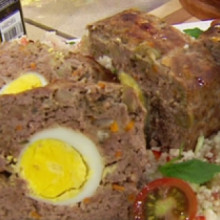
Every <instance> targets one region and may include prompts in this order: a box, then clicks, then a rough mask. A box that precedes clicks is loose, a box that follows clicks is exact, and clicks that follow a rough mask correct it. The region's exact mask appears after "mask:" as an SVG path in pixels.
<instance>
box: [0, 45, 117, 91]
mask: <svg viewBox="0 0 220 220" xmlns="http://www.w3.org/2000/svg"><path fill="white" fill-rule="evenodd" d="M0 66H1V68H0V88H1V87H2V86H3V85H4V84H6V83H8V82H10V81H11V80H14V79H16V78H17V77H19V76H20V75H22V74H23V73H26V72H30V71H31V72H37V73H39V74H42V75H43V76H44V77H45V78H46V80H47V81H48V82H53V81H55V80H57V79H63V78H65V79H71V80H74V81H81V82H97V81H99V80H107V81H113V80H114V77H113V76H112V74H111V73H110V72H109V71H108V70H106V69H105V68H104V67H102V66H100V65H99V64H98V63H97V62H96V61H95V60H94V59H92V58H91V57H88V56H87V57H86V56H82V55H80V54H76V53H73V52H70V51H67V50H66V51H57V50H55V49H53V48H50V47H49V46H47V45H46V44H43V43H40V42H38V41H37V42H32V41H29V42H28V43H27V44H21V43H18V42H17V41H12V42H5V43H3V44H1V45H0Z"/></svg>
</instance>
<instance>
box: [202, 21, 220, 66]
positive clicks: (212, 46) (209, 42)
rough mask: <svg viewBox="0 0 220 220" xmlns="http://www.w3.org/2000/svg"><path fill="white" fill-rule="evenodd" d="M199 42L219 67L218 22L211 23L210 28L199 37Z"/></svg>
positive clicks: (219, 33)
mask: <svg viewBox="0 0 220 220" xmlns="http://www.w3.org/2000/svg"><path fill="white" fill-rule="evenodd" d="M199 41H200V43H202V44H203V45H204V46H205V47H207V48H208V49H209V50H210V52H211V53H212V56H213V57H214V60H215V61H216V63H217V64H218V65H220V20H216V21H213V23H212V25H211V26H210V28H209V29H208V30H207V31H205V32H203V33H202V34H201V35H200V39H199Z"/></svg>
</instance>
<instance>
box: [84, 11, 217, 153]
mask: <svg viewBox="0 0 220 220" xmlns="http://www.w3.org/2000/svg"><path fill="white" fill-rule="evenodd" d="M88 30H89V34H88V39H87V42H86V43H87V45H88V46H87V47H88V51H89V53H90V54H92V55H93V56H94V57H95V58H96V59H99V58H100V57H103V56H107V57H110V58H111V60H112V65H113V67H114V69H115V70H116V72H118V74H120V72H125V73H127V74H129V75H130V76H132V77H133V79H135V80H136V82H137V83H138V84H139V87H140V88H141V89H142V91H143V93H144V95H145V97H146V103H145V104H146V108H147V109H148V118H147V124H146V134H147V137H148V140H147V141H148V147H150V146H155V145H156V146H160V147H162V148H163V149H164V150H166V149H167V148H179V147H180V146H184V147H185V148H188V149H189V148H194V146H195V142H196V140H197V138H198V136H199V135H202V134H203V135H205V136H206V135H209V134H210V133H211V132H212V131H214V130H216V129H218V128H219V125H218V123H217V121H218V119H217V118H218V117H217V115H219V113H218V112H219V103H218V101H217V100H218V98H217V94H218V91H219V89H218V87H219V76H218V74H217V73H218V72H219V67H218V66H216V63H215V62H214V60H213V57H212V56H211V54H210V51H209V50H208V49H207V48H206V47H204V46H203V45H201V44H200V46H199V44H198V42H197V41H194V40H192V39H189V37H188V36H186V35H185V34H184V33H181V32H179V31H178V30H176V29H174V28H173V27H171V26H169V25H167V24H166V23H164V22H163V21H161V20H159V19H158V18H155V17H154V16H151V15H148V14H146V13H144V12H140V11H136V10H128V11H124V12H122V13H119V14H117V15H115V16H113V17H110V18H107V19H104V20H101V21H98V22H96V23H94V24H92V25H90V26H89V27H88ZM204 102H205V103H204ZM211 122H212V123H211Z"/></svg>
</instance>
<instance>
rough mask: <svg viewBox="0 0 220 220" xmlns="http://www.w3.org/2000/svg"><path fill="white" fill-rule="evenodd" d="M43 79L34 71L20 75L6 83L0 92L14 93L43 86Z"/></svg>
mask: <svg viewBox="0 0 220 220" xmlns="http://www.w3.org/2000/svg"><path fill="white" fill-rule="evenodd" d="M45 84H46V83H45V80H44V79H43V77H42V76H40V75H38V74H35V73H27V74H24V75H21V76H20V77H18V78H17V79H15V80H14V81H12V82H11V83H9V84H8V85H6V86H5V87H3V88H2V91H1V92H0V93H1V94H16V93H19V92H23V91H26V90H30V89H33V88H37V87H42V86H44V85H45Z"/></svg>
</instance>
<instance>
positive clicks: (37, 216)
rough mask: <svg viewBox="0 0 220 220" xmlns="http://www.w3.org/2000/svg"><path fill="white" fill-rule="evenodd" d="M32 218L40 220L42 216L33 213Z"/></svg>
mask: <svg viewBox="0 0 220 220" xmlns="http://www.w3.org/2000/svg"><path fill="white" fill-rule="evenodd" d="M31 217H33V218H35V219H40V218H41V216H40V215H39V214H38V213H37V212H36V211H33V212H31Z"/></svg>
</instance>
